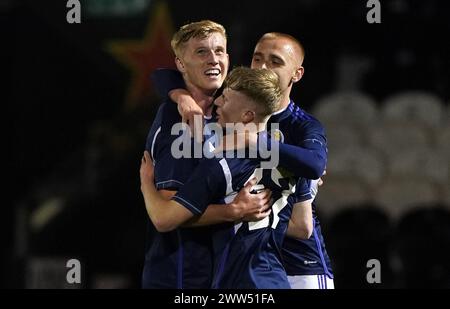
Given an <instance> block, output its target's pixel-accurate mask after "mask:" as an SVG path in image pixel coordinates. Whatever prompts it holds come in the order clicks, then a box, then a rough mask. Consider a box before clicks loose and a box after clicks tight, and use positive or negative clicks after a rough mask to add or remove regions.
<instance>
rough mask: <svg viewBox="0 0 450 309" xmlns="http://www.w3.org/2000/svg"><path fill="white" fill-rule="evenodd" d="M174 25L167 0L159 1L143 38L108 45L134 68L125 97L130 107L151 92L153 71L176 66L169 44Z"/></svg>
mask: <svg viewBox="0 0 450 309" xmlns="http://www.w3.org/2000/svg"><path fill="white" fill-rule="evenodd" d="M173 33H174V31H173V25H172V21H171V18H170V14H169V8H168V6H167V4H166V3H165V2H159V3H158V4H156V6H155V8H154V10H153V14H152V16H151V18H150V21H149V23H148V25H147V30H146V33H145V36H144V38H143V39H142V40H121V41H114V42H111V43H109V44H108V50H109V51H110V52H111V53H112V54H113V55H114V56H115V58H116V59H117V60H118V61H119V62H121V63H122V64H124V65H125V66H127V67H128V68H129V69H130V70H131V71H132V75H133V76H132V82H131V83H130V85H129V90H128V94H127V98H126V105H127V107H128V108H133V107H135V106H137V105H138V104H140V103H141V102H144V101H145V99H147V98H148V97H149V96H150V95H151V93H152V89H151V82H150V78H149V77H150V74H151V73H152V71H153V70H155V69H157V68H161V67H165V68H175V64H174V56H173V52H172V48H171V46H170V40H171V39H172V35H173Z"/></svg>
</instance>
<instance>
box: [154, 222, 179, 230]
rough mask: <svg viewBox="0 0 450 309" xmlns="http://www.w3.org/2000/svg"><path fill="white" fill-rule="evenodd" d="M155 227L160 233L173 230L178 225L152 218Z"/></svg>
mask: <svg viewBox="0 0 450 309" xmlns="http://www.w3.org/2000/svg"><path fill="white" fill-rule="evenodd" d="M152 222H153V225H154V226H155V229H156V230H157V231H158V232H159V233H167V232H171V231H173V230H174V229H175V228H176V226H175V225H173V224H171V223H170V222H168V221H166V220H152Z"/></svg>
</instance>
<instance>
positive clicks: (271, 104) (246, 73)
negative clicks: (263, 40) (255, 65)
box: [224, 67, 282, 117]
mask: <svg viewBox="0 0 450 309" xmlns="http://www.w3.org/2000/svg"><path fill="white" fill-rule="evenodd" d="M224 87H225V88H230V89H233V90H235V91H239V92H242V93H243V94H245V95H246V96H247V97H248V98H250V99H251V100H252V101H254V102H255V103H256V105H257V106H258V109H259V115H260V116H262V117H265V116H268V115H270V114H272V113H274V112H276V111H277V110H278V108H279V102H280V100H281V96H282V90H281V88H280V80H279V78H278V75H277V74H275V73H274V72H273V71H271V70H268V69H250V68H247V67H237V68H235V69H233V70H232V71H231V72H230V74H229V75H228V76H227V78H226V79H225V82H224Z"/></svg>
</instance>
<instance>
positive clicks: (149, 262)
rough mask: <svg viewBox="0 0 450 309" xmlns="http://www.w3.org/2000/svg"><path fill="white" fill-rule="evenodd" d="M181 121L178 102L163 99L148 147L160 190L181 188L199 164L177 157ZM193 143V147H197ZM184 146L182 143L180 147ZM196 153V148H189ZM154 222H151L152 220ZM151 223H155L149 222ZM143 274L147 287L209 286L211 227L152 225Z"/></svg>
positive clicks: (144, 283) (211, 266)
mask: <svg viewBox="0 0 450 309" xmlns="http://www.w3.org/2000/svg"><path fill="white" fill-rule="evenodd" d="M179 123H181V117H180V116H179V114H178V110H177V105H176V104H175V103H174V102H172V101H170V100H168V101H167V102H165V103H163V104H162V105H161V106H160V108H159V110H158V113H157V115H156V117H155V119H154V121H153V124H152V127H151V129H150V132H149V134H148V137H147V143H146V147H145V148H146V150H147V151H149V152H150V155H151V157H152V160H153V163H154V165H155V185H156V187H157V189H158V190H161V189H164V190H171V191H177V190H178V189H179V188H180V187H181V186H183V184H184V183H185V182H186V180H187V179H188V178H189V176H190V175H191V173H192V172H193V171H194V169H195V168H196V166H197V165H198V159H194V158H183V157H182V158H176V156H174V155H173V154H172V151H171V147H172V145H173V144H174V143H176V140H177V139H178V140H179V139H180V138H181V136H182V134H183V133H182V131H178V132H175V134H171V130H172V128H173V126H174V125H175V124H179ZM193 145H194V144H193V143H191V147H193ZM183 147H184V146H183V145H180V147H179V148H180V151H182V150H183V149H182V148H183ZM188 150H189V151H190V152H191V153H192V149H188ZM149 224H151V222H150V223H149ZM149 227H151V225H149ZM148 232H149V233H152V235H148V237H147V238H148V241H147V244H146V255H145V262H144V269H143V275H142V286H143V288H168V289H175V288H177V289H181V288H188V289H189V288H209V287H210V286H211V280H212V271H213V264H212V263H213V261H212V244H211V232H210V229H209V227H202V228H178V229H176V230H174V231H171V232H168V233H159V232H156V231H155V230H154V229H153V231H152V229H149V231H148Z"/></svg>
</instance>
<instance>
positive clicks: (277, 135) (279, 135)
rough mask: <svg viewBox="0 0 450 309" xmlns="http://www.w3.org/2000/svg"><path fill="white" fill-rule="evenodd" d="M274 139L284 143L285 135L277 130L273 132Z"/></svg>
mask: <svg viewBox="0 0 450 309" xmlns="http://www.w3.org/2000/svg"><path fill="white" fill-rule="evenodd" d="M273 138H274V139H275V140H276V141H277V142H279V143H284V135H283V132H281V131H280V130H278V129H275V130H274V132H273Z"/></svg>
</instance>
